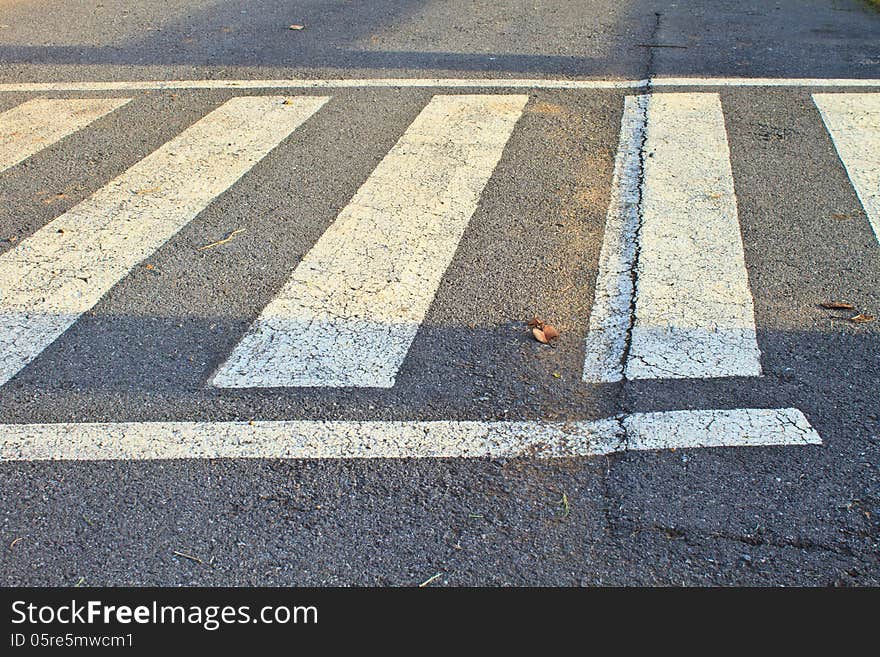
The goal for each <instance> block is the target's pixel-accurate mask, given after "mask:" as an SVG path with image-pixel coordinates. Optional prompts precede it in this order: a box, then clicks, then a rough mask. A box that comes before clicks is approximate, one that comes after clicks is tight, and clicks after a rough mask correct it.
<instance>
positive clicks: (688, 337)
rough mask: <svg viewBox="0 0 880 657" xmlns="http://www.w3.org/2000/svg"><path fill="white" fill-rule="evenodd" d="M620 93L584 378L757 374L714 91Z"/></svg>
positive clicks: (746, 288)
mask: <svg viewBox="0 0 880 657" xmlns="http://www.w3.org/2000/svg"><path fill="white" fill-rule="evenodd" d="M627 103H628V104H627V106H626V108H625V112H624V117H623V122H622V130H621V132H622V137H621V143H620V147H619V152H618V155H617V162H616V164H615V176H614V184H615V186H616V189H615V191H614V192H613V194H612V198H611V206H610V208H609V212H608V223H607V224H606V235H605V238H604V241H603V247H602V252H601V261H600V269H599V273H598V277H597V285H596V303H595V304H594V308H593V312H595V313H598V314H597V315H596V317H594V318H591V321H590V332H589V333H588V338H587V343H586V357H585V362H584V374H583V377H584V380H585V381H615V380H620V379H621V378H622V376H623V375H624V374H625V376H626V377H627V378H629V379H666V378H715V377H725V376H758V375H760V374H761V362H760V351H759V349H758V342H757V334H756V329H755V317H754V303H753V300H752V293H751V290H750V289H749V282H748V274H747V272H746V266H745V254H744V252H743V246H742V237H741V236H740V229H739V218H738V214H737V206H736V196H735V193H734V187H733V173H732V170H731V165H730V152H729V148H728V144H727V133H726V130H725V126H724V115H723V112H722V108H721V99H720V97H719V95H718V94H716V93H661V94H653V95H651V96H647V97H645V96H642V97H638V98H631V99H628V100H627ZM628 272H632V274H628ZM627 338H628V339H629V345H627V344H626V340H627ZM624 360H625V363H624Z"/></svg>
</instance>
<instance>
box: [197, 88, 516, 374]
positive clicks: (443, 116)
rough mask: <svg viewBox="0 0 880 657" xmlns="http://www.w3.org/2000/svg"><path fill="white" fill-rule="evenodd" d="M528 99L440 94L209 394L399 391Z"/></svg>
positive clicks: (262, 319)
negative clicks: (299, 389)
mask: <svg viewBox="0 0 880 657" xmlns="http://www.w3.org/2000/svg"><path fill="white" fill-rule="evenodd" d="M527 101H528V96H524V95H457V96H435V97H434V98H433V99H432V100H431V101H430V102H429V103H428V105H427V106H426V107H425V108H424V109H423V110H422V112H421V113H420V114H419V116H418V117H416V119H415V120H414V121H413V122H412V124H411V125H410V126H409V128H407V130H406V132H405V133H404V134H403V136H402V137H401V138H400V140H399V141H398V142H397V143H396V144H395V145H394V147H393V148H392V149H391V151H390V152H389V153H388V154H387V155H386V156H385V158H384V159H383V160H382V161H381V162H380V163H379V165H378V166H377V167H376V169H375V170H374V171H373V173H372V174H371V175H370V177H369V178H368V179H367V181H366V182H365V183H364V184H363V186H362V187H361V188H360V189H359V190H358V191H357V193H356V194H355V196H354V198H352V200H351V202H350V203H349V204H348V205H347V206H346V207H345V208H344V209H343V210H342V212H340V214H339V216H338V217H337V218H336V221H335V222H334V223H333V224H332V225H331V226H330V227H329V228H328V229H327V230H326V231H325V232H324V234H323V235H322V236H321V238H320V239H319V240H318V242H317V243H316V244H315V245H314V246H313V247H312V249H311V250H310V251H309V252H308V253H307V254H306V256H305V257H304V258H303V260H302V261H301V262H300V263H299V265H298V266H297V268H296V270H295V271H294V272H293V274H292V275H291V277H290V279H289V280H288V281H287V283H286V284H285V285H284V287H283V289H282V290H281V291H280V292H279V294H278V296H276V297H275V299H273V300H272V301H271V302H270V303H269V304H268V305H267V306H266V308H265V309H264V310H263V312H262V313H261V314H260V316H259V317H258V318H257V320H256V321H255V322H254V324H253V325H252V326H251V328H250V329H249V330H248V332H247V334H246V335H245V336H244V337H243V338H242V340H241V342H239V344H238V345H237V346H236V347H235V349H234V351H233V352H232V354H231V355H230V356H229V358H228V360H227V361H226V362H225V363H224V364H223V365H222V366H221V367H220V369H219V370H218V372H217V373H216V374H215V376H214V378H213V380H212V383H213V385H215V386H217V387H221V388H246V387H274V386H277V387H286V386H331V387H345V386H361V387H380V388H388V387H391V386H393V385H394V380H395V376H396V375H397V370H398V369H399V368H400V365H401V364H402V363H403V360H404V358H405V357H406V354H407V352H408V351H409V347H410V345H411V344H412V341H413V339H414V338H415V335H416V332H417V331H418V328H419V325H420V323H421V322H422V320H423V319H424V317H425V314H426V313H427V311H428V308H429V306H430V305H431V302H432V301H433V299H434V295H435V294H436V292H437V288H438V287H439V285H440V281H441V279H442V277H443V274H444V272H445V271H446V268H447V267H448V266H449V263H450V262H451V260H452V257H453V255H454V254H455V250H456V248H457V247H458V243H459V241H460V240H461V238H462V235H463V234H464V231H465V228H467V225H468V222H469V221H470V218H471V215H473V213H474V211H475V210H476V208H477V203H478V201H479V198H480V194H481V192H482V190H483V188H484V187H485V185H486V183H487V182H488V180H489V177H490V176H491V175H492V171H493V170H494V169H495V166H496V165H497V164H498V161H499V160H500V159H501V153H502V151H503V149H504V146H505V144H506V143H507V140H508V139H509V137H510V134H511V133H512V132H513V128H514V125H515V124H516V121H517V120H518V119H519V117H520V115H521V113H522V110H523V107H524V106H525V104H526V102H527Z"/></svg>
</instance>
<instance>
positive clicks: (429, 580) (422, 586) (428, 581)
mask: <svg viewBox="0 0 880 657" xmlns="http://www.w3.org/2000/svg"><path fill="white" fill-rule="evenodd" d="M442 575H443V573H437V574H436V575H432V576H431V577H429V578H428V579H426V580H425V581H424V582H422V583H421V584H419V588H420V589H423V588H425V587H426V586H428V585H429V584H430V583H431V582H433V581H435V580H437V579H439V578H440V577H441V576H442Z"/></svg>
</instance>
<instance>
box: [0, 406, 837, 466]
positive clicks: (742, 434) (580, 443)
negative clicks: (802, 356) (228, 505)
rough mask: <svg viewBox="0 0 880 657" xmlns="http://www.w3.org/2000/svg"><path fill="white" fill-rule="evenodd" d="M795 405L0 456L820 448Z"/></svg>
mask: <svg viewBox="0 0 880 657" xmlns="http://www.w3.org/2000/svg"><path fill="white" fill-rule="evenodd" d="M821 444H822V439H821V438H820V437H819V435H818V434H817V433H816V432H815V430H814V429H813V428H812V426H810V423H809V422H808V421H807V419H806V417H804V415H803V413H801V412H800V411H798V410H797V409H794V408H782V409H734V410H698V411H668V412H656V413H636V414H633V415H628V416H621V417H616V418H608V419H603V420H592V421H583V422H570V423H562V422H549V423H548V422H479V421H470V422H469V421H446V420H440V421H425V422H419V421H412V422H370V421H366V422H352V421H323V420H288V421H255V422H111V423H99V424H89V423H71V424H2V425H0V460H4V461H32V460H119V459H215V458H292V459H337V458H339V459H360V458H480V457H483V458H485V457H490V458H509V457H518V456H522V457H534V458H565V457H585V456H597V455H602V454H611V453H614V452H623V451H627V450H661V449H688V448H697V447H766V446H774V445H779V446H782V445H821Z"/></svg>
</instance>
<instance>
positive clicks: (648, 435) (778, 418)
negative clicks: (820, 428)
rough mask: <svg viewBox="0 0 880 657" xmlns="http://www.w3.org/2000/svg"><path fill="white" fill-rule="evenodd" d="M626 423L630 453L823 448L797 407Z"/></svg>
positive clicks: (665, 415) (642, 417) (644, 417)
mask: <svg viewBox="0 0 880 657" xmlns="http://www.w3.org/2000/svg"><path fill="white" fill-rule="evenodd" d="M622 422H623V427H624V430H625V433H626V443H627V444H626V449H628V450H660V449H683V448H688V449H690V448H696V447H762V446H771V445H821V444H822V439H821V438H820V437H819V434H818V433H816V431H815V429H813V427H812V426H811V425H810V422H809V421H808V420H807V418H806V417H805V416H804V414H803V413H801V412H800V411H799V410H797V409H796V408H737V409H733V410H696V411H661V412H657V413H635V414H633V415H629V416H627V417H624V418H623V420H622Z"/></svg>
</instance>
